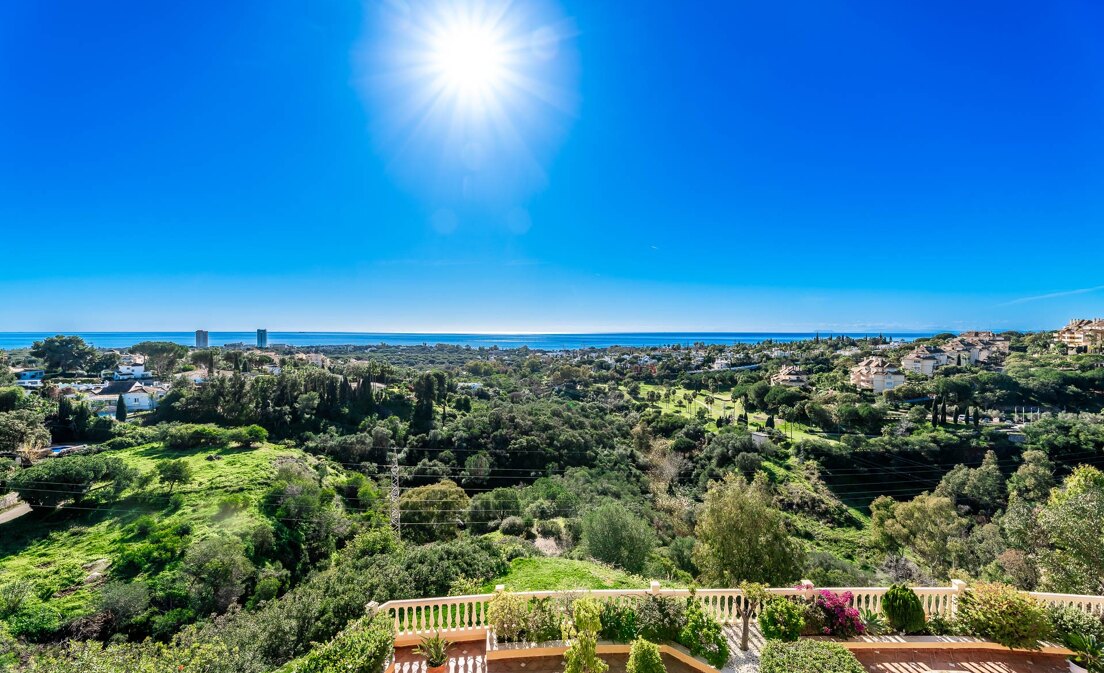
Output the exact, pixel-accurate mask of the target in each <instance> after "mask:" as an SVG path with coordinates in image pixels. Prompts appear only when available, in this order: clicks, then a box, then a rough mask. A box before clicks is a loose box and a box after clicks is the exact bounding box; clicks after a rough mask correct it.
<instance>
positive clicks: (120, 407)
mask: <svg viewBox="0 0 1104 673" xmlns="http://www.w3.org/2000/svg"><path fill="white" fill-rule="evenodd" d="M126 419H127V407H126V400H124V399H123V396H122V395H119V399H117V400H115V420H117V421H119V422H120V423H123V422H125V421H126Z"/></svg>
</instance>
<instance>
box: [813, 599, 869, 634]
mask: <svg viewBox="0 0 1104 673" xmlns="http://www.w3.org/2000/svg"><path fill="white" fill-rule="evenodd" d="M851 600H852V594H851V592H850V591H845V592H843V593H842V594H837V593H833V592H831V591H827V590H824V591H819V592H817V595H816V596H815V597H814V598H813V605H814V606H816V608H817V609H818V610H820V612H821V614H822V615H823V616H824V627H823V629H822V631H823V633H824V635H826V636H835V637H837V638H853V637H855V636H858V635H862V634H863V633H864V632H865V631H866V626H865V625H864V624H863V622H862V618H861V616H860V615H859V611H858V610H857V609H856V608H853V607H851Z"/></svg>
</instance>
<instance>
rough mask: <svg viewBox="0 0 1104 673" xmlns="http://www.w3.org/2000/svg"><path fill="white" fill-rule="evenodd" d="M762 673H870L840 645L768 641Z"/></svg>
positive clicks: (760, 669) (764, 650)
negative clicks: (829, 672)
mask: <svg viewBox="0 0 1104 673" xmlns="http://www.w3.org/2000/svg"><path fill="white" fill-rule="evenodd" d="M759 671H760V673H825V672H827V671H831V673H866V669H865V668H863V665H862V664H860V663H859V660H858V659H856V658H855V655H854V654H851V652H850V650H848V649H847V648H846V647H844V646H842V645H839V644H837V643H824V642H817V641H814V640H801V641H798V642H793V643H784V642H778V641H773V640H772V641H768V642H767V644H766V645H765V646H764V647H763V652H762V653H761V654H760V658H759Z"/></svg>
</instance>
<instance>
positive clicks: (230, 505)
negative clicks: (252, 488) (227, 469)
mask: <svg viewBox="0 0 1104 673" xmlns="http://www.w3.org/2000/svg"><path fill="white" fill-rule="evenodd" d="M252 504H253V501H252V500H251V499H250V498H249V496H248V495H245V494H244V493H233V494H230V495H227V496H224V497H222V498H220V499H219V501H218V515H217V516H219V517H225V516H230V515H231V514H234V513H235V512H241V511H244V510H247V509H249V506H250V505H252Z"/></svg>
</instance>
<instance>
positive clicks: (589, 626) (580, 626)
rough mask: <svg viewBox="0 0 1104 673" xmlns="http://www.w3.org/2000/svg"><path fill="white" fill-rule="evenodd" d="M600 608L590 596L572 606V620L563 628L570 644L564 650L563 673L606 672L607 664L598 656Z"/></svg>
mask: <svg viewBox="0 0 1104 673" xmlns="http://www.w3.org/2000/svg"><path fill="white" fill-rule="evenodd" d="M601 613H602V608H601V606H600V605H599V604H598V602H597V601H595V600H594V599H592V598H582V599H580V600H577V601H575V604H574V605H573V606H572V620H571V622H570V624H568V625H565V626H564V629H563V637H564V640H570V641H571V646H570V647H568V648H567V651H566V652H564V673H606V671H607V670H609V665H608V664H606V662H604V661H602V659H601V658H599V657H598V632H599V631H601V630H602V619H601Z"/></svg>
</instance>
